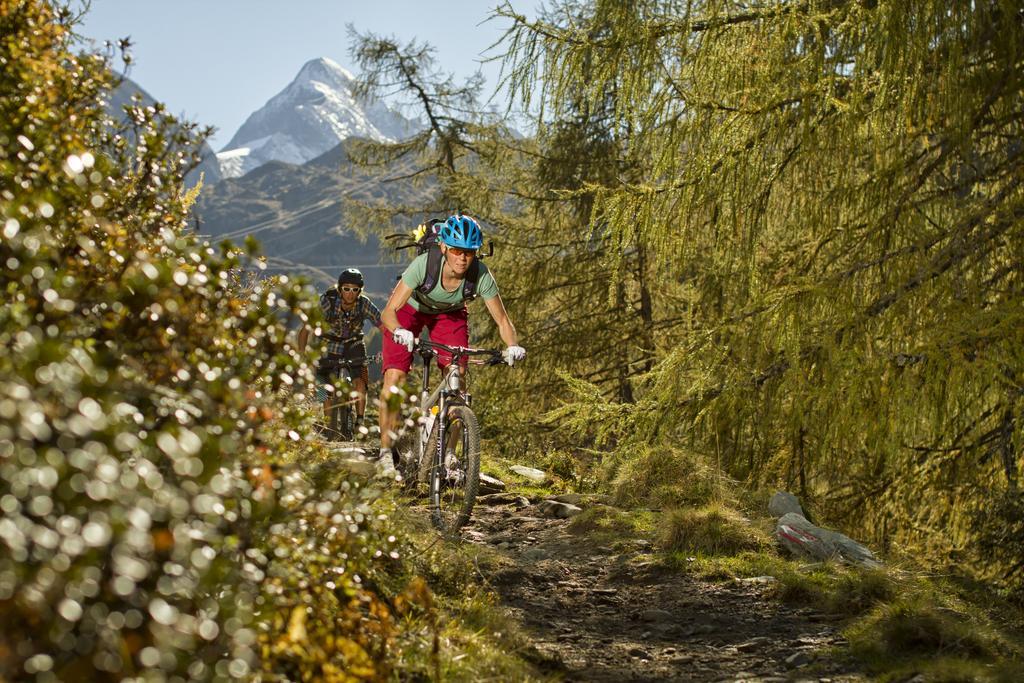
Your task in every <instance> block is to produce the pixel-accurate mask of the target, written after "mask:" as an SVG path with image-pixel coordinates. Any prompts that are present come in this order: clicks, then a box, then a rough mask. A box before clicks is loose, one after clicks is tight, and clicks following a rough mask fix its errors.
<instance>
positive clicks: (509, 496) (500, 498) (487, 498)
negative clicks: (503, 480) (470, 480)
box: [476, 491, 522, 505]
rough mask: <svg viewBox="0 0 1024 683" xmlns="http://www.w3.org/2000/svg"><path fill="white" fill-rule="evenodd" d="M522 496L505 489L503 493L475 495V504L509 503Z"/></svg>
mask: <svg viewBox="0 0 1024 683" xmlns="http://www.w3.org/2000/svg"><path fill="white" fill-rule="evenodd" d="M521 497H522V496H517V495H516V494H514V493H510V492H508V491H505V492H504V493H488V494H485V495H482V496H477V497H476V502H477V505H509V504H511V503H515V502H516V501H518V500H519V498H521Z"/></svg>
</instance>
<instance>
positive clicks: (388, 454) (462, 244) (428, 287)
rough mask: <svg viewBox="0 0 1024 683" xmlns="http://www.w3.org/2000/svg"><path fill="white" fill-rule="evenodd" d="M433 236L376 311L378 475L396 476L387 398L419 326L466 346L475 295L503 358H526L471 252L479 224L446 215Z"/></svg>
mask: <svg viewBox="0 0 1024 683" xmlns="http://www.w3.org/2000/svg"><path fill="white" fill-rule="evenodd" d="M437 235H438V244H437V245H436V246H434V247H431V250H428V251H427V252H425V253H423V254H420V255H419V256H417V257H416V258H415V259H414V260H413V262H412V263H410V264H409V267H408V268H406V269H405V272H404V273H403V274H402V278H401V280H400V281H399V282H398V284H397V285H395V289H394V291H393V292H392V293H391V298H389V299H388V302H387V304H386V305H385V306H384V311H383V312H382V313H381V320H382V323H383V324H382V327H381V331H382V332H384V331H385V330H386V331H387V332H388V334H385V335H384V361H383V365H382V368H383V370H384V386H383V388H382V390H381V400H380V442H381V449H380V460H379V462H378V471H379V473H380V474H381V476H384V477H390V478H396V479H397V478H398V475H397V472H396V470H395V464H396V463H395V462H394V455H393V452H392V449H391V444H392V442H393V439H394V437H395V435H394V432H393V431H392V430H393V429H394V420H395V416H394V415H393V414H392V413H393V411H390V410H388V404H387V400H388V398H389V397H390V396H391V395H392V393H393V391H394V390H395V388H396V387H401V386H402V385H403V384H404V382H405V378H406V375H407V374H408V373H409V370H410V369H411V367H412V350H413V345H414V340H415V339H416V338H417V337H418V336H419V334H420V332H422V331H423V329H424V328H426V329H427V330H428V331H429V332H430V338H431V340H433V341H435V342H438V343H441V344H447V345H449V346H469V324H468V320H469V318H468V313H467V311H466V303H467V301H468V300H471V299H473V298H475V297H476V296H479V297H481V298H482V299H483V300H484V305H485V306H486V307H487V311H488V313H490V314H491V318H493V319H494V322H495V324H497V326H498V334H499V335H501V339H502V341H504V342H505V344H506V345H507V346H508V348H507V349H506V351H505V357H506V359H507V360H508V362H509V364H512V363H514V362H516V361H519V360H522V359H523V358H525V357H526V351H525V350H524V349H523V347H521V346H519V340H518V336H517V335H516V328H515V326H514V325H513V324H512V321H511V320H510V319H509V317H508V313H507V312H506V311H505V305H504V304H503V303H502V301H501V296H500V295H499V294H498V284H497V283H496V282H495V280H494V276H493V275H491V273H490V271H489V270H488V268H487V266H485V265H484V264H483V263H481V262H480V261H479V260H478V258H477V251H478V250H479V249H480V247H482V246H483V233H482V232H481V230H480V226H479V224H477V222H476V221H475V220H474V219H472V218H470V217H469V216H463V215H461V214H460V215H456V216H451V217H449V218H448V220H446V221H445V222H444V223H443V224H440V230H439V231H438V233H437ZM436 249H439V250H440V257H439V256H438V254H437V253H436V252H434V253H433V260H431V256H432V254H431V251H433V250H436ZM438 261H440V268H439V270H438V271H437V272H436V273H434V272H431V271H432V269H433V268H437V263H438ZM467 292H468V293H467ZM437 362H438V365H439V366H441V367H442V368H444V367H446V366H447V365H449V364H450V363H451V357H450V356H448V357H446V356H445V354H443V353H442V354H438V357H437Z"/></svg>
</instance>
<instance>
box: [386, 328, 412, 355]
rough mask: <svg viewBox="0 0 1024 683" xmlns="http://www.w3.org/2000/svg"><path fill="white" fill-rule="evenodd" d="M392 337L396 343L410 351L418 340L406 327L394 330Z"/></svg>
mask: <svg viewBox="0 0 1024 683" xmlns="http://www.w3.org/2000/svg"><path fill="white" fill-rule="evenodd" d="M391 339H392V340H393V341H394V342H395V343H396V344H399V345H401V346H404V347H405V348H406V349H408V350H409V351H412V347H413V344H414V343H415V340H416V338H415V337H413V336H412V332H410V331H409V330H407V329H405V328H404V327H399V328H398V329H397V330H395V331H394V332H392V333H391Z"/></svg>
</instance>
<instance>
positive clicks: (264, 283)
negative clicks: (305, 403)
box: [0, 0, 391, 681]
mask: <svg viewBox="0 0 1024 683" xmlns="http://www.w3.org/2000/svg"><path fill="white" fill-rule="evenodd" d="M67 21H68V20H67V18H66V15H63V14H59V13H58V10H56V9H55V8H54V5H53V3H49V2H43V1H42V0H18V1H10V0H0V35H2V36H3V39H2V40H0V64H3V69H2V70H0V178H3V179H4V181H3V183H2V184H0V233H2V240H0V263H3V264H4V267H3V271H2V274H0V291H2V292H3V296H4V306H2V307H0V417H2V419H0V677H3V678H5V679H12V680H14V679H19V680H20V679H24V678H35V679H37V680H41V681H47V680H51V681H52V680H121V679H123V678H133V677H135V678H138V679H143V678H145V679H147V680H165V679H174V677H177V678H178V680H182V679H184V678H188V679H195V680H203V679H230V678H246V677H249V676H251V674H252V672H253V671H254V670H256V669H257V668H258V667H259V666H260V661H259V660H260V652H259V650H260V646H261V644H262V645H267V643H268V642H271V641H268V640H264V641H263V643H261V642H260V638H261V637H265V636H272V635H273V633H274V627H275V619H277V618H278V617H282V619H280V620H278V621H279V622H283V623H277V624H276V625H277V626H278V627H280V628H281V629H284V630H286V631H290V633H291V635H292V636H296V637H297V636H298V635H300V633H301V632H302V631H303V630H305V631H306V632H307V633H308V632H309V631H311V630H312V629H311V628H308V627H307V626H306V625H304V624H303V615H304V614H305V612H303V607H304V606H305V607H312V606H315V607H320V606H321V605H322V606H323V609H325V610H326V609H328V608H329V607H330V608H331V609H333V610H334V613H335V615H336V618H335V619H334V620H333V621H331V620H328V621H325V622H324V623H323V627H324V628H325V629H327V630H328V631H329V634H328V635H329V636H330V638H332V639H334V641H333V642H334V643H335V646H336V649H337V650H338V651H339V652H340V654H339V655H338V656H336V657H333V658H330V657H325V658H324V663H325V666H327V667H331V666H333V667H334V668H336V669H337V668H338V667H341V668H342V669H343V670H344V669H345V668H346V667H347V668H348V669H349V670H350V671H351V670H354V669H353V668H354V667H356V668H357V664H356V663H357V661H363V659H365V657H362V655H360V653H359V652H360V650H361V651H362V652H363V653H370V658H373V657H374V656H376V655H379V653H380V652H382V651H383V650H382V647H383V646H384V645H386V643H387V642H388V639H389V638H390V635H389V634H390V630H389V629H390V626H387V627H385V625H386V624H388V623H390V621H389V620H391V617H390V616H389V615H388V613H387V610H386V609H384V608H383V606H382V605H383V601H382V600H380V599H378V596H377V594H376V593H375V592H374V591H373V590H372V589H369V588H367V587H366V586H365V584H364V583H363V579H362V578H360V575H363V576H364V577H365V576H367V575H368V571H371V570H372V567H373V565H374V562H379V560H374V554H375V552H376V551H378V550H381V551H383V552H385V554H386V553H387V552H390V551H389V550H388V548H389V546H388V544H387V542H379V539H380V537H381V535H382V534H383V533H385V529H386V527H383V526H381V524H380V520H378V519H377V517H376V515H375V514H373V513H371V512H370V511H369V509H368V506H367V502H366V500H367V497H366V496H365V495H363V494H362V493H359V492H355V491H352V490H349V491H344V490H341V489H337V488H335V489H333V490H331V489H328V488H325V489H322V490H321V492H320V493H313V492H311V491H310V488H309V482H308V481H307V480H305V479H304V478H302V477H301V476H299V475H298V474H296V473H295V472H293V471H291V470H288V469H287V468H286V469H284V470H281V469H279V468H278V467H277V461H280V460H283V459H287V457H289V453H290V452H291V451H294V450H295V449H297V448H300V446H301V444H302V443H303V441H304V435H305V427H306V425H307V424H308V422H309V418H308V416H307V415H306V414H305V413H304V411H303V410H302V409H301V407H300V406H299V403H298V401H295V400H293V399H294V395H295V392H296V391H297V390H301V389H302V387H303V386H304V385H305V384H306V383H308V382H309V381H310V380H311V379H312V377H311V374H310V372H309V368H308V367H307V365H306V364H305V362H304V361H303V359H301V358H300V357H299V356H298V355H297V354H296V353H295V351H294V349H292V348H291V347H290V346H289V344H288V342H287V340H288V338H289V326H290V325H292V324H295V323H297V322H298V321H305V320H306V319H307V318H308V317H309V316H310V315H315V314H313V311H314V310H315V308H316V302H315V299H314V298H313V297H311V296H309V295H307V294H306V293H305V292H304V290H303V288H302V286H301V283H298V282H289V281H287V280H286V279H285V278H281V279H278V280H262V279H259V278H254V277H250V275H248V274H247V273H253V272H254V271H255V268H256V267H257V264H256V263H255V262H254V261H252V260H250V259H249V257H248V255H246V254H242V253H239V252H238V251H236V250H235V249H234V248H232V247H230V246H229V245H224V246H222V247H221V248H220V249H214V248H212V247H210V246H209V245H208V244H205V243H203V242H201V241H200V240H199V239H198V238H197V237H196V235H195V234H194V233H193V232H192V230H191V226H190V223H189V213H188V212H189V207H190V205H191V203H192V202H193V201H194V199H195V191H192V192H187V191H185V189H184V188H183V180H182V178H183V175H184V173H185V171H186V170H187V168H188V165H189V164H190V163H191V162H192V161H194V160H195V158H196V152H197V150H198V145H199V142H200V140H201V137H202V136H201V135H196V134H195V133H196V131H195V129H194V127H193V126H190V125H187V124H181V123H180V122H178V121H176V120H175V119H173V118H172V117H169V116H166V115H165V113H164V112H163V109H162V107H160V106H155V107H152V108H150V107H142V106H131V107H130V111H128V112H127V114H126V122H125V123H118V122H116V121H112V120H109V119H108V117H107V114H106V113H105V108H104V107H105V105H104V100H105V98H106V97H107V94H108V92H109V90H110V88H111V87H112V86H113V84H114V83H113V77H112V76H111V71H110V65H109V64H108V63H107V61H106V60H104V59H103V58H101V57H98V56H96V55H90V54H85V55H76V54H74V53H73V50H74V49H75V46H74V45H73V43H72V40H73V38H72V33H71V27H70V26H69V25H68V23H67ZM8 181H10V182H8ZM250 251H251V250H250ZM332 573H333V574H336V575H337V578H332V577H331V574H332ZM329 583H330V584H332V585H328V584H329ZM332 605H333V607H331V606H332ZM309 642H312V641H309V640H307V641H306V643H307V644H308V643H309ZM318 642H321V641H318ZM322 642H328V641H327V640H323V641H322ZM277 644H278V643H276V642H272V643H271V645H270V647H273V646H276V645H277ZM339 644H340V645H339ZM352 644H354V645H355V646H358V648H359V649H358V650H357V649H356V647H353V645H352ZM339 648H340V649H339ZM342 650H344V652H342ZM267 661H270V662H278V663H280V662H282V661H283V660H282V659H275V658H274V657H273V656H271V657H269V658H268V660H267ZM358 666H362V664H359V665H358ZM388 666H389V664H388V663H387V662H386V661H384V662H380V661H378V662H377V663H375V664H374V666H373V669H372V671H370V673H369V674H367V677H372V676H378V675H380V673H381V672H385V673H386V672H387V671H388V670H389V669H388ZM365 671H369V670H368V669H365V667H364V672H365Z"/></svg>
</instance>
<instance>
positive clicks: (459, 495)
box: [421, 406, 480, 536]
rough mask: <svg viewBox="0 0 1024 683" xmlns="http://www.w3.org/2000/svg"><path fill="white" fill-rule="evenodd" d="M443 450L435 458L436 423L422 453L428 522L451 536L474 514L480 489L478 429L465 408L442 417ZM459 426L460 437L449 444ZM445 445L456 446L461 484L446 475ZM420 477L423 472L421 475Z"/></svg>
mask: <svg viewBox="0 0 1024 683" xmlns="http://www.w3.org/2000/svg"><path fill="white" fill-rule="evenodd" d="M445 422H446V424H445V441H446V442H447V443H446V444H445V448H444V449H442V451H441V454H440V458H439V457H438V450H437V449H438V443H437V437H438V433H439V428H438V427H439V425H438V421H435V423H434V429H433V430H432V431H431V433H430V440H429V441H427V447H426V449H425V450H424V455H425V456H427V457H424V460H425V461H426V462H425V463H424V467H425V468H426V469H427V470H428V471H427V472H426V473H425V474H426V475H427V476H426V477H425V478H426V480H427V482H428V491H429V495H430V509H431V515H430V516H431V521H432V522H433V524H434V528H436V529H437V530H438V531H440V532H441V533H442V534H444V535H448V536H451V535H454V534H456V533H457V532H458V530H459V529H461V528H462V527H463V526H464V525H465V524H466V523H467V522H468V521H469V518H470V516H471V515H472V514H473V506H474V505H475V504H476V496H477V491H478V490H479V488H480V426H479V423H478V422H477V419H476V415H474V414H473V411H472V410H470V408H469V407H468V406H451V407H450V408H449V409H448V415H447V417H446V418H445ZM455 425H461V427H462V434H461V437H460V439H459V442H458V443H452V442H451V440H450V439H451V434H452V427H454V426H455ZM448 446H453V447H456V448H455V450H456V454H457V456H458V461H459V462H458V471H459V472H461V475H462V476H461V481H458V482H453V481H451V480H450V479H449V478H448V477H447V475H448V474H449V473H448V472H446V468H445V464H444V452H445V451H446V450H447V448H448ZM428 458H429V459H428ZM421 474H422V473H421Z"/></svg>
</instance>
